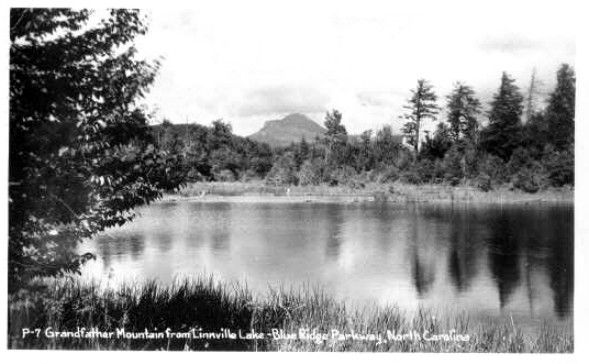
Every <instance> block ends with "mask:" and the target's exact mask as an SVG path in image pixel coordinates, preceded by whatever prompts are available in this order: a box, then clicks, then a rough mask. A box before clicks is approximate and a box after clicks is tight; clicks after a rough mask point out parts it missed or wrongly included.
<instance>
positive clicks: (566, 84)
mask: <svg viewBox="0 0 589 364" xmlns="http://www.w3.org/2000/svg"><path fill="white" fill-rule="evenodd" d="M546 120H547V122H548V132H549V135H550V139H551V141H552V143H553V144H554V146H555V147H556V149H557V150H565V149H567V147H568V146H569V145H571V144H573V143H574V138H575V71H574V70H573V68H572V67H571V66H569V65H568V64H563V65H562V66H561V67H560V68H559V69H558V72H557V74H556V87H555V88H554V91H552V93H551V94H550V97H549V100H548V106H547V108H546Z"/></svg>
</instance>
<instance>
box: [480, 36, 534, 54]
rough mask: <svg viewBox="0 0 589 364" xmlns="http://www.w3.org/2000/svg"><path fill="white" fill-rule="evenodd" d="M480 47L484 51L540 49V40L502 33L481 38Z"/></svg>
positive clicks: (509, 51) (512, 51)
mask: <svg viewBox="0 0 589 364" xmlns="http://www.w3.org/2000/svg"><path fill="white" fill-rule="evenodd" d="M479 47H480V49H481V50H483V51H486V52H503V53H519V52H525V51H533V50H537V49H542V48H543V44H542V42H540V41H537V40H533V39H530V38H525V37H522V36H520V35H513V34H512V35H504V36H500V37H494V38H487V39H485V40H483V41H482V42H481V43H480V45H479Z"/></svg>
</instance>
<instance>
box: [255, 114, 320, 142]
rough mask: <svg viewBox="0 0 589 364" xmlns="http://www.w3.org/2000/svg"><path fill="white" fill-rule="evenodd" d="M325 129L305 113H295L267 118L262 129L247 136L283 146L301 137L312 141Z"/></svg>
mask: <svg viewBox="0 0 589 364" xmlns="http://www.w3.org/2000/svg"><path fill="white" fill-rule="evenodd" d="M325 131H326V129H325V128H323V127H322V126H321V125H319V124H317V123H316V122H315V121H313V120H311V119H310V118H308V117H307V116H306V115H303V114H299V113H295V114H290V115H287V116H285V117H284V118H282V119H279V120H268V121H266V122H265V123H264V126H263V127H262V129H260V130H259V131H258V132H256V133H254V134H252V135H250V136H249V138H250V139H252V140H255V141H257V142H262V143H268V144H269V145H271V146H273V147H285V146H288V145H290V144H291V143H293V142H295V143H296V142H300V141H301V138H303V137H304V138H305V139H306V140H307V141H312V140H313V139H315V137H316V136H320V135H323V134H324V133H325Z"/></svg>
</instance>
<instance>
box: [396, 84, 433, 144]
mask: <svg viewBox="0 0 589 364" xmlns="http://www.w3.org/2000/svg"><path fill="white" fill-rule="evenodd" d="M436 100H437V96H436V94H435V93H434V91H433V86H432V85H430V84H429V83H428V82H427V81H426V80H424V79H420V80H417V87H416V88H415V89H413V90H411V98H410V99H409V101H408V103H407V105H405V106H404V108H405V109H407V110H409V113H407V114H405V115H404V116H403V118H404V119H405V120H407V122H406V123H405V125H404V127H403V133H404V134H405V136H406V137H407V139H408V144H409V145H411V146H413V148H414V150H415V154H417V153H418V152H419V143H420V141H421V139H420V137H421V127H422V122H424V121H425V120H426V119H431V120H435V118H436V115H437V114H438V111H439V108H438V106H437V104H436Z"/></svg>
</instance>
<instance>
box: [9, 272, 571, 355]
mask: <svg viewBox="0 0 589 364" xmlns="http://www.w3.org/2000/svg"><path fill="white" fill-rule="evenodd" d="M47 328H52V330H54V331H70V332H75V331H76V330H78V328H85V329H87V330H90V329H91V328H95V329H97V330H100V331H101V332H116V330H118V329H124V330H125V332H128V333H129V332H144V331H145V330H148V331H149V332H161V333H163V332H165V330H166V329H169V330H170V332H188V331H189V330H191V329H195V330H197V331H196V332H217V333H219V332H221V330H222V329H230V330H231V331H232V332H234V333H238V332H239V330H241V332H242V334H243V335H245V333H248V332H249V333H251V332H257V333H263V334H269V336H268V335H266V336H265V337H264V338H262V339H257V340H246V339H239V338H237V339H210V338H207V339H203V338H193V337H192V338H165V337H164V338H159V339H149V338H139V339H137V338H135V339H130V338H124V337H123V338H116V337H114V338H111V339H108V338H82V339H78V338H47V337H45V335H44V330H45V329H47ZM23 329H29V330H31V332H34V331H33V330H34V329H40V330H41V331H40V335H39V337H36V335H35V334H29V335H27V337H26V338H23V337H22V334H23ZM273 329H274V330H278V332H280V330H282V333H285V334H287V333H295V334H297V333H299V330H300V329H308V330H309V333H311V332H312V331H313V330H315V332H316V333H326V334H327V335H329V338H328V339H327V340H320V339H317V340H315V339H306V338H300V337H296V338H284V337H283V338H277V337H276V338H274V337H272V336H271V335H270V334H271V333H272V330H273ZM198 330H201V331H198ZM332 330H337V331H338V332H339V333H352V332H354V333H356V334H375V335H376V334H381V338H384V339H387V338H388V337H387V332H389V333H391V334H392V333H401V334H403V333H410V332H417V333H420V334H423V333H424V332H426V331H427V332H429V333H430V334H447V333H450V332H451V330H455V332H456V333H458V334H468V335H469V340H468V341H455V340H454V341H452V340H450V341H445V340H441V341H428V340H423V338H421V339H419V340H410V339H406V340H398V341H397V340H385V341H386V342H385V341H381V342H378V341H371V340H360V339H357V338H348V339H345V340H333V339H332V336H331V335H332V334H334V331H332ZM8 331H9V332H8V334H9V335H8V346H9V348H12V349H79V350H222V351H232V350H240V351H370V352H387V351H392V352H572V351H573V330H572V322H570V320H568V321H567V322H565V323H560V324H555V323H550V322H545V323H544V324H543V325H541V327H540V328H539V329H538V330H535V331H534V332H533V333H529V332H526V331H524V330H523V329H522V328H521V327H518V325H517V323H514V322H513V320H509V319H505V320H493V321H491V320H489V321H484V322H480V321H479V322H475V321H474V320H471V318H470V317H469V316H468V314H466V313H460V312H459V313H454V312H449V311H444V310H433V309H426V308H421V309H419V310H417V312H415V313H412V314H410V313H408V312H404V311H403V310H401V309H399V308H398V307H396V306H394V305H390V306H387V307H382V306H379V305H376V304H368V305H362V306H358V305H355V306H352V305H350V304H349V303H347V302H345V301H340V300H336V299H334V298H333V297H332V296H330V295H329V294H327V293H326V291H325V290H323V289H321V288H318V287H311V286H309V285H304V286H301V287H298V288H285V287H279V288H269V289H268V292H267V293H266V294H265V295H255V294H254V293H253V292H252V291H251V290H250V289H249V288H248V287H247V285H245V284H235V283H233V284H228V283H221V282H218V281H216V280H215V279H213V277H210V276H201V277H196V278H193V279H184V280H181V281H178V282H176V283H174V284H172V285H169V286H162V285H159V284H158V283H156V282H146V283H144V284H126V285H122V286H118V287H117V288H112V287H107V286H104V285H102V284H100V283H98V282H83V281H81V280H75V279H54V280H51V281H43V282H42V283H39V282H37V284H36V285H34V286H31V287H28V288H27V289H26V290H21V291H20V292H18V293H15V294H12V295H10V296H9V321H8ZM335 337H337V336H335ZM341 338H343V337H340V339H341ZM430 338H431V336H430Z"/></svg>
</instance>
